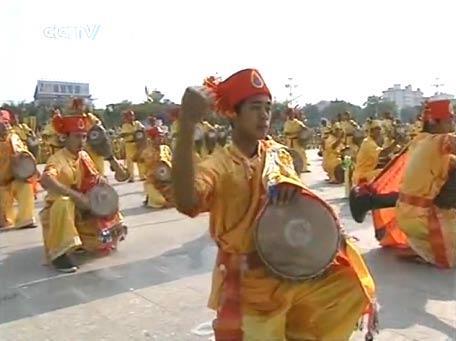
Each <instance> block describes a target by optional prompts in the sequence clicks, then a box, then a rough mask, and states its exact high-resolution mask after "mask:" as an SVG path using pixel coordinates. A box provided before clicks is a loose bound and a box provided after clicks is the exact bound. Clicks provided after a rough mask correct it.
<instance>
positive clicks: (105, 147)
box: [87, 125, 113, 159]
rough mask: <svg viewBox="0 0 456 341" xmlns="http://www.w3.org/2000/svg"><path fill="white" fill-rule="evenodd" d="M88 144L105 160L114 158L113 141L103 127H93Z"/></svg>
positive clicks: (88, 135) (88, 136)
mask: <svg viewBox="0 0 456 341" xmlns="http://www.w3.org/2000/svg"><path fill="white" fill-rule="evenodd" d="M87 143H88V144H89V145H90V147H91V148H92V149H93V150H94V151H95V153H97V154H98V155H100V156H102V157H104V158H105V159H107V158H110V157H112V156H113V150H112V145H111V139H110V137H109V135H108V134H107V132H106V130H105V129H104V128H103V127H101V126H99V125H95V126H93V127H92V129H90V131H89V133H88V134H87Z"/></svg>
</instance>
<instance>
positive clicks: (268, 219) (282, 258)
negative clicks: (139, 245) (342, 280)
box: [254, 192, 341, 280]
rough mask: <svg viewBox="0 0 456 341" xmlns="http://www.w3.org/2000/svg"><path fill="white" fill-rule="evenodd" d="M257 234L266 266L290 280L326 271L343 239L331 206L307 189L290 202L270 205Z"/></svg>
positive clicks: (261, 220) (260, 252)
mask: <svg viewBox="0 0 456 341" xmlns="http://www.w3.org/2000/svg"><path fill="white" fill-rule="evenodd" d="M254 237H255V244H256V249H257V252H258V254H259V256H260V258H261V259H262V261H263V263H264V264H265V265H266V267H267V268H268V269H269V270H271V271H272V272H273V273H274V274H276V275H278V276H279V277H281V278H285V279H290V280H306V279H312V278H315V277H318V276H320V275H322V274H323V273H324V272H325V270H326V269H328V267H330V266H331V264H332V263H333V261H334V259H335V257H336V255H337V252H338V250H339V244H340V241H341V234H340V230H339V225H338V223H337V221H336V218H335V217H334V215H333V214H332V212H331V211H330V209H329V208H328V207H326V206H325V205H324V204H323V203H322V202H321V201H319V199H317V198H315V197H312V196H311V195H309V194H307V193H305V192H301V193H300V195H298V197H297V198H296V200H293V201H292V203H290V204H288V205H286V206H275V205H274V206H272V205H270V206H267V208H266V209H265V210H264V211H263V214H262V216H261V218H260V220H259V223H258V226H257V228H256V229H255V235H254Z"/></svg>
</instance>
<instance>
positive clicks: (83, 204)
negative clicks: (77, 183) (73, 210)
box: [71, 191, 90, 211]
mask: <svg viewBox="0 0 456 341" xmlns="http://www.w3.org/2000/svg"><path fill="white" fill-rule="evenodd" d="M71 199H73V201H74V203H75V204H76V206H77V207H78V208H79V209H81V210H84V211H89V210H90V201H89V198H88V197H87V196H86V195H84V194H83V193H80V192H76V191H75V192H74V193H72V195H71Z"/></svg>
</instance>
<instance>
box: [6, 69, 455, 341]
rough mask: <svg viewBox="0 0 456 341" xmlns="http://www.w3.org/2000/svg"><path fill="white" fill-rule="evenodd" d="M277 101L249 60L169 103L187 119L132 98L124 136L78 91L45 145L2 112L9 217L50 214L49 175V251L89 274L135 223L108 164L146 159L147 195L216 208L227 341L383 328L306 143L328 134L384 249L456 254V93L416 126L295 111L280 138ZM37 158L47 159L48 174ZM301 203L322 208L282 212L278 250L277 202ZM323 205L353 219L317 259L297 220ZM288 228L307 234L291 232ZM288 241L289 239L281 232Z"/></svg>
mask: <svg viewBox="0 0 456 341" xmlns="http://www.w3.org/2000/svg"><path fill="white" fill-rule="evenodd" d="M271 98H272V96H271V93H270V91H269V89H268V87H267V85H266V83H265V82H264V80H263V78H262V77H261V75H260V74H259V72H258V71H257V70H254V69H246V70H242V71H239V72H237V73H235V74H233V75H232V76H231V77H229V78H227V79H226V80H224V81H221V80H220V79H216V78H213V77H210V78H207V79H205V80H204V85H203V86H198V87H189V88H188V89H187V90H186V91H185V93H184V95H183V98H182V103H181V105H180V106H176V107H175V108H173V109H172V110H171V111H170V112H169V114H170V115H171V116H172V117H173V118H174V119H173V123H172V125H171V127H170V129H169V132H168V129H164V127H163V126H162V125H161V124H160V123H158V122H157V121H156V120H155V119H154V118H153V117H150V118H149V119H148V122H147V125H146V126H144V125H143V124H142V123H141V122H139V121H138V120H137V119H136V117H135V113H134V112H133V111H126V112H125V113H124V114H123V123H122V126H121V127H120V129H119V130H118V131H117V132H116V133H115V134H113V133H110V132H109V131H106V129H104V127H103V124H102V122H101V121H100V120H99V119H98V118H97V117H96V116H95V115H93V114H91V113H90V112H88V109H87V107H86V105H85V103H84V101H83V100H81V99H78V98H76V99H73V100H72V101H71V102H70V103H68V105H67V106H66V107H65V108H63V109H61V110H55V111H53V112H52V116H51V118H50V121H49V123H48V125H47V126H46V127H45V128H44V130H43V131H42V132H41V136H42V138H43V140H42V145H41V147H40V148H39V150H40V151H39V152H37V151H36V150H33V148H35V147H36V143H35V142H34V141H36V139H35V138H34V135H33V131H32V130H31V129H30V128H28V127H27V126H26V125H25V124H22V123H19V122H18V119H17V117H15V116H14V115H13V114H12V113H11V112H9V111H7V110H2V111H1V115H0V209H1V210H0V229H3V230H6V229H10V228H33V227H36V224H35V221H34V211H35V209H34V206H35V198H36V193H37V191H38V188H39V186H40V185H41V187H42V188H43V189H44V190H45V191H46V196H45V205H44V208H43V209H42V210H41V211H40V213H39V217H40V220H41V226H42V231H43V241H44V250H45V256H46V259H47V261H48V262H49V264H50V265H52V266H54V267H55V268H56V269H57V270H59V271H62V272H75V271H77V270H78V266H77V265H75V263H74V262H73V259H72V254H74V253H79V252H96V253H103V254H109V252H111V251H112V250H115V249H116V248H117V247H118V243H119V242H120V241H122V240H124V239H125V238H126V236H127V227H126V226H125V224H124V222H123V218H122V214H121V212H120V209H119V207H118V206H116V200H117V202H118V198H117V197H116V193H115V190H114V189H113V187H112V186H110V185H109V182H108V180H107V178H106V176H105V175H106V171H107V170H106V169H105V164H109V166H110V168H111V170H112V171H113V172H114V174H115V179H116V180H117V181H121V182H123V181H125V182H126V181H129V182H133V181H135V168H137V169H138V173H139V178H140V180H142V181H143V184H144V193H145V201H144V205H145V206H147V207H151V208H155V209H157V208H165V207H176V208H177V210H178V211H180V212H181V213H184V214H186V215H188V216H190V217H195V216H197V215H198V214H200V213H202V212H209V214H210V234H211V237H212V239H213V240H214V241H215V244H216V245H217V247H218V253H217V258H216V264H215V267H214V269H213V276H212V290H211V294H210V299H209V306H210V307H211V308H213V309H214V310H215V311H216V312H217V317H216V319H215V320H214V323H213V328H214V331H215V337H216V340H226V341H228V340H229V341H235V340H284V339H287V340H348V339H349V337H350V335H351V334H352V333H353V331H354V330H355V328H356V327H359V323H360V320H361V321H362V320H363V318H364V317H365V316H367V334H366V339H372V338H373V334H374V332H375V331H376V329H377V314H376V289H375V284H374V280H373V279H372V277H371V275H370V273H369V270H368V267H367V265H366V264H365V263H364V261H363V258H362V256H361V255H360V253H359V252H358V251H357V249H356V248H355V246H354V244H353V240H352V238H351V237H350V236H348V235H347V234H346V233H345V232H344V230H343V228H342V227H341V225H340V222H339V218H338V217H337V215H336V213H335V212H334V211H333V210H332V208H331V206H330V205H329V204H327V203H326V202H325V201H324V200H323V199H321V198H320V197H319V196H318V195H316V194H315V193H313V192H312V191H311V190H310V189H309V188H308V187H306V185H305V184H304V183H303V181H302V179H301V176H300V174H301V173H303V172H309V171H310V170H309V168H308V166H309V164H308V160H307V156H306V147H308V146H309V144H312V143H314V142H315V140H313V137H314V136H315V135H321V139H320V156H321V157H322V158H323V162H322V165H323V168H324V170H325V172H326V173H327V175H328V179H327V181H328V182H329V183H331V184H342V183H345V184H346V185H347V186H348V187H349V188H350V189H351V193H350V206H351V209H352V214H353V217H354V219H355V220H356V221H358V222H361V221H363V220H364V218H365V216H366V214H367V212H368V211H370V210H371V211H372V217H373V220H374V226H375V236H376V238H377V239H378V240H379V242H380V244H381V245H382V246H388V247H391V246H392V247H396V248H398V249H400V250H401V253H400V254H401V255H402V256H406V257H414V258H416V259H420V260H422V261H423V262H427V263H430V264H434V265H435V266H438V267H443V268H448V267H453V266H454V265H455V263H456V209H455V207H456V205H455V202H454V197H455V194H456V192H454V191H455V188H454V187H455V186H456V185H455V184H456V182H455V179H454V175H452V174H454V173H455V169H456V137H455V135H454V134H453V132H454V114H453V107H452V104H451V102H450V101H445V100H440V101H434V102H426V104H425V106H424V109H423V113H422V115H421V116H420V117H419V119H418V120H417V122H416V123H415V124H414V125H411V126H410V127H409V129H406V128H405V127H404V126H403V125H401V124H399V122H397V121H396V120H395V119H394V118H393V117H392V116H391V115H390V114H389V113H385V114H384V115H383V117H382V118H381V119H369V120H367V121H366V123H365V124H364V125H363V126H362V127H361V126H360V125H358V124H357V123H356V122H355V121H354V120H353V119H352V118H351V116H350V113H348V112H346V113H343V114H341V115H339V116H338V118H337V119H336V120H334V121H332V122H329V121H327V120H323V121H322V124H321V127H320V131H319V132H316V131H315V130H312V129H310V128H308V127H306V125H305V120H304V119H303V118H302V116H301V114H300V112H299V111H298V110H296V109H292V108H290V109H288V110H287V112H286V116H287V118H286V121H285V123H284V125H283V131H282V132H281V134H278V135H270V131H271V130H270V120H271ZM214 111H215V112H216V113H217V114H219V115H221V116H222V117H224V118H225V119H226V120H227V121H228V122H229V126H227V127H224V126H218V125H214V124H211V123H210V122H209V119H208V117H209V116H208V114H209V113H210V112H214ZM311 141H313V142H311ZM37 159H38V161H40V160H39V159H43V160H42V161H45V163H46V165H45V167H44V171H43V172H42V173H40V172H38V170H37V168H36V163H37ZM120 159H124V160H125V161H123V162H122V161H119V160H120ZM106 161H107V162H106ZM298 161H299V162H298ZM452 176H453V177H452ZM416 179H419V181H417V180H416ZM451 179H453V180H451ZM448 188H449V191H450V196H451V197H450V198H448V194H445V193H446V192H445V191H448ZM451 191H453V192H451ZM442 192H444V193H443V197H444V198H443V199H442ZM451 193H452V194H451ZM296 201H298V202H300V203H301V204H302V205H304V206H302V207H304V208H305V207H307V206H306V205H310V206H311V207H316V210H315V212H312V213H311V214H309V216H312V217H311V218H309V217H300V216H299V215H300V214H301V215H302V213H300V212H299V210H297V211H296V212H292V213H290V214H291V215H293V216H294V215H297V217H288V216H283V213H282V216H281V217H280V219H279V221H280V222H281V223H280V224H279V226H274V229H273V230H274V231H276V232H274V233H276V235H274V238H272V239H274V243H276V244H274V245H275V246H273V248H274V247H275V249H273V250H272V251H273V252H272V257H270V258H268V257H269V256H268V250H267V247H266V246H267V245H265V244H264V242H262V240H263V241H264V240H265V239H268V238H269V239H271V237H270V236H269V237H268V238H265V237H264V236H263V235H262V233H263V234H264V233H266V232H262V231H268V229H267V228H266V227H261V228H262V229H260V226H264V225H265V226H267V225H268V221H267V219H263V217H265V216H268V217H269V218H268V219H273V217H272V218H271V214H272V213H269V215H268V210H272V208H271V207H279V208H283V209H284V208H286V207H287V205H291V204H292V203H294V202H296ZM14 202H17V211H16V210H15V209H14V206H13V204H14ZM442 202H443V204H442ZM310 206H309V207H310ZM304 211H305V210H304ZM269 212H272V211H269ZM283 212H284V211H283ZM323 216H324V217H325V219H326V221H328V222H329V223H327V224H334V226H335V230H336V231H337V232H336V236H337V238H336V239H335V240H336V241H337V243H336V247H335V248H334V251H333V252H332V251H331V250H325V251H322V250H323V249H320V250H316V251H315V250H313V251H312V252H317V253H316V254H317V256H315V255H314V254H312V253H311V252H310V251H309V253H308V254H307V259H304V260H303V259H300V257H302V255H301V254H300V252H302V250H303V249H306V248H309V250H310V249H311V248H312V245H311V244H308V243H309V242H308V241H307V242H305V241H301V242H302V244H299V240H300V238H299V233H298V232H299V231H295V230H293V229H294V228H293V227H290V226H291V225H290V226H289V224H288V220H290V221H291V220H293V219H295V218H296V219H298V218H299V219H301V220H302V219H308V220H309V219H310V221H311V222H312V221H313V222H314V225H315V224H317V223H316V222H319V223H321V220H322V217H323ZM292 218H293V219H292ZM312 219H313V220H312ZM319 223H318V224H319ZM281 225H283V228H282V227H281ZM311 225H312V224H311ZM317 227H318V228H320V226H317ZM317 227H316V226H314V227H313V228H317ZM311 228H312V226H311ZM288 233H291V234H293V236H295V237H294V238H288V237H284V236H285V235H288ZM314 233H315V235H318V233H317V232H314ZM314 238H315V237H314ZM319 238H322V239H325V238H328V236H323V235H321V236H320V237H319ZM304 239H306V238H304ZM281 241H283V243H284V245H279V244H277V243H279V242H281ZM318 242H319V241H318V240H314V241H313V242H312V243H315V244H317V243H318ZM287 243H288V244H287ZM296 243H298V245H297V246H296ZM306 243H307V244H306ZM328 245H329V241H328ZM299 246H301V247H299ZM328 248H329V247H328ZM283 249H284V250H288V251H285V252H281V250H283ZM295 249H296V250H295ZM293 250H294V251H293ZM260 251H261V252H260ZM270 251H271V250H269V254H271V252H270ZM330 251H331V252H330ZM324 252H326V253H330V259H329V260H330V261H329V262H327V263H325V264H324V266H319V267H318V268H316V269H313V267H312V266H311V265H310V263H312V262H314V261H315V263H318V262H320V261H321V259H319V258H321V257H319V256H318V255H319V254H321V253H324ZM291 255H293V256H291ZM312 257H315V260H314V259H313V258H312ZM278 258H280V259H278ZM277 259H278V260H277ZM300 262H301V263H300ZM313 266H315V265H313ZM309 269H312V271H310V270H309ZM304 270H306V271H304ZM304 273H305V274H304Z"/></svg>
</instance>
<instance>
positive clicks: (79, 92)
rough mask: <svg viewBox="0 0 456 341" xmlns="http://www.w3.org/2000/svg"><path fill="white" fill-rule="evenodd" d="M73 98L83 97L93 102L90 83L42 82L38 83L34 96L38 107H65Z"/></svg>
mask: <svg viewBox="0 0 456 341" xmlns="http://www.w3.org/2000/svg"><path fill="white" fill-rule="evenodd" d="M71 97H82V98H85V99H87V100H89V102H90V103H91V102H92V96H91V95H90V91H89V84H88V83H74V82H59V81H42V80H39V81H38V82H37V83H36V87H35V94H34V95H33V98H34V101H35V104H36V105H45V106H53V105H63V104H65V103H66V102H67V101H68V100H69V99H70V98H71Z"/></svg>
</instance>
